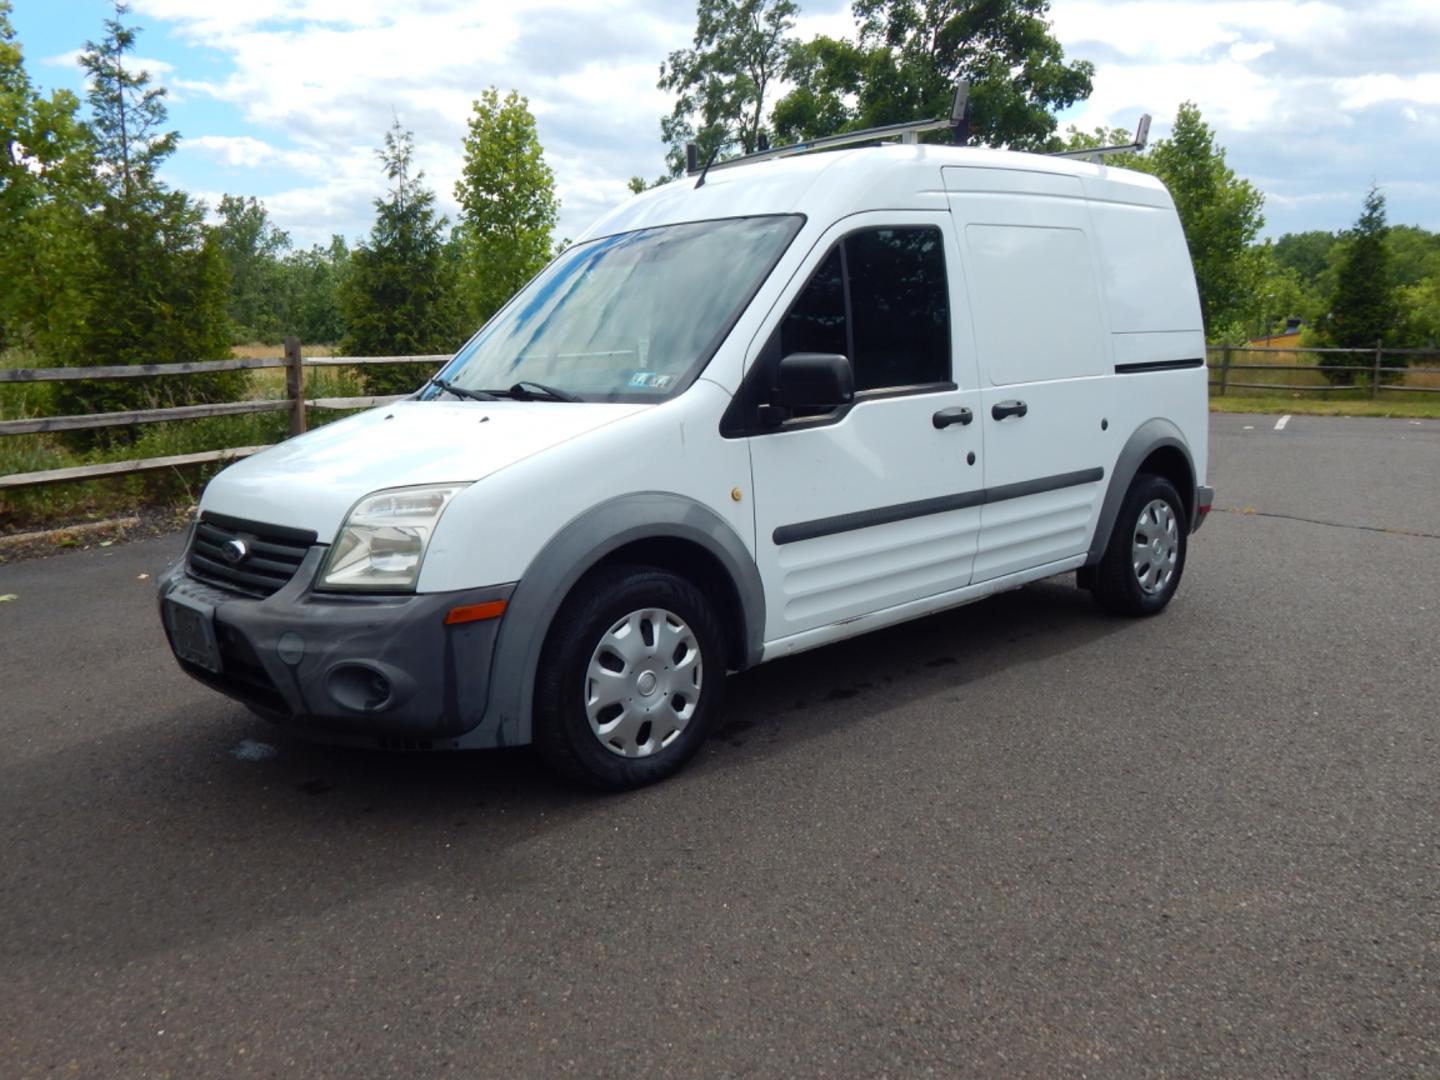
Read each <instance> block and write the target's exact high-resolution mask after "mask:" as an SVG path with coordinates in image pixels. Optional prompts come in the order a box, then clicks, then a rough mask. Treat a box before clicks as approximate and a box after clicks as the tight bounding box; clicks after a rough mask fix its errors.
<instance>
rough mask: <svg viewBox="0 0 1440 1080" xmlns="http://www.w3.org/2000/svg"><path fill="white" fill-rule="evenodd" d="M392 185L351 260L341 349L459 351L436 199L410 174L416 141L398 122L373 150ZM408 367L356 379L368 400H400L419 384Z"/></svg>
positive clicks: (369, 370) (355, 352)
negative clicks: (392, 396) (388, 397)
mask: <svg viewBox="0 0 1440 1080" xmlns="http://www.w3.org/2000/svg"><path fill="white" fill-rule="evenodd" d="M376 156H377V157H378V158H379V159H380V161H381V163H382V164H383V165H384V167H385V175H386V177H387V178H388V179H389V181H390V191H389V193H388V194H387V195H386V196H385V197H384V198H381V199H376V200H375V225H374V227H373V228H372V229H371V231H370V237H369V239H368V240H367V241H366V242H364V243H362V244H361V245H360V246H359V247H357V248H356V249H355V251H354V252H353V253H352V255H351V257H350V271H349V274H348V276H347V277H346V280H345V285H344V290H343V292H342V295H341V308H342V311H343V312H344V316H345V321H346V334H345V339H344V341H343V342H342V343H341V350H342V351H343V352H344V353H345V354H346V355H349V356H420V355H428V354H432V353H446V352H451V351H453V350H454V349H455V348H456V347H457V346H458V345H459V344H460V330H459V325H460V323H459V319H458V318H457V311H456V307H457V305H456V290H455V267H454V262H453V260H452V259H451V257H450V255H449V253H448V252H447V250H446V244H445V237H444V232H445V228H446V225H447V224H448V223H447V221H446V219H445V218H444V217H442V216H439V215H438V214H437V213H436V211H435V193H434V192H433V191H431V190H430V189H429V188H427V187H425V185H424V184H423V183H422V181H423V180H424V178H425V174H424V173H423V172H422V171H420V170H418V169H416V168H415V140H414V136H412V135H411V133H410V132H408V131H406V130H404V129H403V128H402V127H401V126H400V121H399V120H396V121H395V123H394V124H393V125H392V127H391V129H390V130H389V131H388V132H386V134H385V147H384V149H383V150H379V151H376ZM417 371H418V369H417V368H416V367H415V366H414V365H413V364H405V365H401V364H382V365H378V366H377V365H370V366H367V367H365V368H364V369H362V373H361V374H362V378H363V380H364V382H365V385H366V387H367V388H368V389H369V391H370V393H372V394H403V393H407V392H409V391H410V390H413V389H415V387H416V386H417V385H418V384H419V382H420V377H419V375H418V374H417Z"/></svg>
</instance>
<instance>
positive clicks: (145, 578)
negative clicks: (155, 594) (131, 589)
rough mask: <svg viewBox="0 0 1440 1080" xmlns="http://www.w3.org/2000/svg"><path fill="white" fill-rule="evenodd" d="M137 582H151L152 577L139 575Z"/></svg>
mask: <svg viewBox="0 0 1440 1080" xmlns="http://www.w3.org/2000/svg"><path fill="white" fill-rule="evenodd" d="M135 580H136V581H149V580H150V575H149V574H139V575H137V576H136V578H135Z"/></svg>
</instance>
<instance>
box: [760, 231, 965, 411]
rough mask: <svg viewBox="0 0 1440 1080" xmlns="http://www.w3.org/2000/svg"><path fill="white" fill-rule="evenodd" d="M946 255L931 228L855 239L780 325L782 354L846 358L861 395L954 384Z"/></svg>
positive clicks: (834, 255)
mask: <svg viewBox="0 0 1440 1080" xmlns="http://www.w3.org/2000/svg"><path fill="white" fill-rule="evenodd" d="M949 296H950V294H949V289H948V287H947V285H946V282H945V249H944V243H943V240H942V238H941V234H940V230H939V229H938V228H936V227H935V226H933V225H925V226H918V227H915V226H896V227H893V228H882V229H866V230H864V231H861V232H856V233H851V234H850V235H849V236H847V237H845V239H843V240H842V241H840V242H839V243H837V244H836V245H835V247H834V248H832V249H831V251H830V254H829V255H828V256H826V258H825V261H824V262H822V263H821V264H820V266H819V268H818V269H817V270H816V271H815V273H814V274H813V275H812V276H811V278H810V281H809V282H808V283H807V284H806V286H805V288H804V290H803V291H802V292H801V293H800V295H799V296H798V297H796V299H795V303H794V304H793V305H791V308H790V311H789V312H788V313H787V314H786V316H785V319H784V321H783V322H782V323H781V324H780V355H781V356H787V355H789V354H790V353H794V352H828V353H843V354H844V355H846V356H848V357H849V358H850V363H851V366H852V367H853V368H854V370H855V389H856V390H880V389H886V388H889V387H896V386H920V385H925V384H928V383H943V382H949V380H950V302H949Z"/></svg>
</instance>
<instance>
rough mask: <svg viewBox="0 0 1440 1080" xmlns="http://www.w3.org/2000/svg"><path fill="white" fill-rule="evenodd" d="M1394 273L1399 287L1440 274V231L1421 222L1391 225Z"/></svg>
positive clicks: (1388, 238)
mask: <svg viewBox="0 0 1440 1080" xmlns="http://www.w3.org/2000/svg"><path fill="white" fill-rule="evenodd" d="M1385 247H1386V250H1387V251H1388V252H1389V253H1390V273H1391V276H1392V280H1393V281H1394V283H1395V285H1396V286H1408V285H1418V284H1420V283H1421V282H1422V281H1424V280H1425V279H1426V278H1432V277H1437V276H1440V233H1432V232H1431V231H1430V230H1428V229H1422V228H1420V227H1419V226H1418V225H1391V226H1390V228H1389V231H1388V232H1387V233H1386V234H1385Z"/></svg>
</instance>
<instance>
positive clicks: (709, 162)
mask: <svg viewBox="0 0 1440 1080" xmlns="http://www.w3.org/2000/svg"><path fill="white" fill-rule="evenodd" d="M691 145H692V146H694V145H695V144H694V143H691ZM718 153H720V144H719V143H716V144H715V147H714V149H712V150H711V151H710V156H709V157H707V158H706V159H705V167H704V168H703V169H701V170H700V179H699V180H696V181H695V186H696V187H697V188H698V187H699V186H700V185H701V184H703V183H705V174H706V173H708V172H709V171H710V166H711V165H713V164H715V155H716V154H718ZM697 156H698V154H697Z"/></svg>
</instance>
